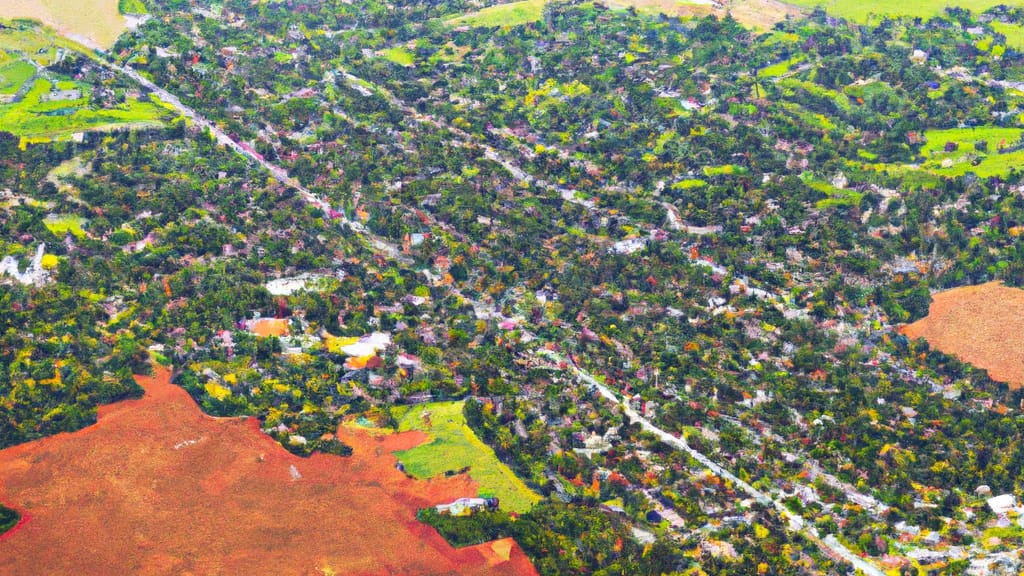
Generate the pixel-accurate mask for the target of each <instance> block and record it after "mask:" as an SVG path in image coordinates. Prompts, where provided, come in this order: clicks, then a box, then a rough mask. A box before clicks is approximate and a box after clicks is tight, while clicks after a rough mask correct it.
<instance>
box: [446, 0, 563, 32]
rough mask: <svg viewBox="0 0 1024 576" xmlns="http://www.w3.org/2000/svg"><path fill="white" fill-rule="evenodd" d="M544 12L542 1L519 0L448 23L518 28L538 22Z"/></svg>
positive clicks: (485, 9) (460, 17) (488, 8)
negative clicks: (521, 25) (518, 0)
mask: <svg viewBox="0 0 1024 576" xmlns="http://www.w3.org/2000/svg"><path fill="white" fill-rule="evenodd" d="M543 10H544V0H521V1H520V2H510V3H508V4H498V5H496V6H489V7H487V8H484V9H483V10H480V11H479V12H473V13H470V14H466V15H465V16H459V17H458V18H452V19H451V20H448V23H449V24H451V25H452V26H473V27H478V26H479V27H493V26H518V25H520V24H528V23H530V22H536V21H538V20H540V18H541V16H542V13H543Z"/></svg>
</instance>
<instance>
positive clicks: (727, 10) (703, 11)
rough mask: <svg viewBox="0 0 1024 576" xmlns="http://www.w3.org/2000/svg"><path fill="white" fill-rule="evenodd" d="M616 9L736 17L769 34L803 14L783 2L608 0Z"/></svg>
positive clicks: (692, 16) (772, 0) (677, 14)
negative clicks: (780, 25) (777, 25)
mask: <svg viewBox="0 0 1024 576" xmlns="http://www.w3.org/2000/svg"><path fill="white" fill-rule="evenodd" d="M604 3H605V4H607V5H608V6H610V7H612V8H629V7H632V8H635V9H636V10H637V11H638V12H641V13H647V14H665V15H666V16H683V17H688V18H703V17H704V16H708V15H710V14H714V15H715V16H717V17H719V18H722V17H724V16H725V15H726V14H732V17H733V18H735V19H736V21H737V22H739V23H740V24H743V25H745V26H750V27H752V28H755V29H757V30H767V29H769V28H771V27H772V26H774V25H775V23H776V22H781V21H783V20H785V19H786V18H787V17H790V18H797V17H799V16H800V14H801V11H800V9H799V8H797V7H796V6H792V5H790V4H784V3H783V2H780V1H779V0H727V1H724V2H696V3H691V2H682V1H679V0H606V1H605V2H604Z"/></svg>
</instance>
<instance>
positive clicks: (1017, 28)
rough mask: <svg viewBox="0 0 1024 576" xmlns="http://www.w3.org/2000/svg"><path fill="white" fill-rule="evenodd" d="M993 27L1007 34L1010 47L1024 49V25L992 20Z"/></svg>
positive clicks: (1007, 43)
mask: <svg viewBox="0 0 1024 576" xmlns="http://www.w3.org/2000/svg"><path fill="white" fill-rule="evenodd" d="M992 29H994V30H995V31H996V32H999V33H1000V34H1002V35H1003V36H1006V45H1007V46H1008V47H1010V48H1015V49H1017V50H1024V26H1021V25H1017V24H1007V23H1005V22H999V21H998V20H994V21H993V22H992Z"/></svg>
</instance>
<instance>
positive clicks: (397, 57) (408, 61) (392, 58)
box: [381, 46, 416, 66]
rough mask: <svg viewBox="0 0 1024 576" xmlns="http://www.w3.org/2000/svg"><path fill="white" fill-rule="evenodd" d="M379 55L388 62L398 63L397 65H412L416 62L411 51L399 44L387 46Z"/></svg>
mask: <svg viewBox="0 0 1024 576" xmlns="http://www.w3.org/2000/svg"><path fill="white" fill-rule="evenodd" d="M381 56H382V57H383V58H384V59H385V60H387V61H388V62H392V63H394V64H398V65H399V66H412V65H414V64H415V63H416V62H415V57H414V56H413V54H412V52H409V51H408V50H407V49H405V48H402V47H401V46H398V47H395V48H388V49H387V50H384V51H383V52H381Z"/></svg>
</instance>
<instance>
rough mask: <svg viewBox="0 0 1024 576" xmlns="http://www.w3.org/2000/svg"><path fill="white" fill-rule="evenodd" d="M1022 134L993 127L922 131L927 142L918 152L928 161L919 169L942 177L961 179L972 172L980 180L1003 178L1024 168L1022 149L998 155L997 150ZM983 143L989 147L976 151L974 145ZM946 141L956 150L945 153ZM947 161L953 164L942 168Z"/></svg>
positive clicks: (1020, 131) (1023, 132)
mask: <svg viewBox="0 0 1024 576" xmlns="http://www.w3.org/2000/svg"><path fill="white" fill-rule="evenodd" d="M1021 135H1024V129H1021V128H997V127H993V126H983V127H981V128H953V129H951V130H928V131H927V132H925V138H926V139H927V141H928V142H927V143H926V144H925V145H924V147H922V148H921V153H922V154H924V155H925V156H926V157H927V158H928V161H927V162H925V163H924V164H923V165H922V168H924V169H925V170H928V171H930V172H933V173H935V174H938V175H941V176H962V175H963V174H966V173H968V172H973V173H975V174H976V175H978V176H979V177H981V178H987V177H989V176H1000V175H1005V174H1007V173H1009V171H1010V170H1012V169H1013V168H1020V167H1022V166H1024V150H1019V151H1016V152H1010V153H1008V154H1000V153H999V152H998V149H999V148H1000V147H1002V146H1012V145H1013V144H1015V143H1016V142H1017V141H1018V140H1019V139H1020V138H1021ZM982 141H984V142H986V143H987V144H988V150H987V151H985V152H976V151H975V149H974V144H975V143H976V142H982ZM949 142H955V143H956V144H957V146H958V148H957V150H955V151H953V152H946V151H945V146H946V144H947V143H949ZM969 158H976V159H977V160H975V161H976V162H977V165H974V164H972V162H970V161H968V159H969ZM946 160H949V161H951V162H952V163H953V165H952V166H949V165H948V164H947V166H945V167H943V162H944V161H946Z"/></svg>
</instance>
